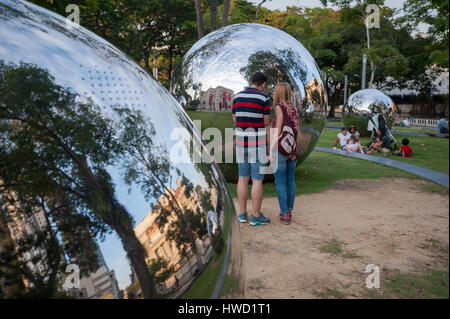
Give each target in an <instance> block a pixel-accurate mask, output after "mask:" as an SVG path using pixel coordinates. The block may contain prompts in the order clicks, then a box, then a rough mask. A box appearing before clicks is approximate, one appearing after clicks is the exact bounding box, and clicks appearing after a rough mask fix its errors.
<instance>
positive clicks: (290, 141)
mask: <svg viewBox="0 0 450 319" xmlns="http://www.w3.org/2000/svg"><path fill="white" fill-rule="evenodd" d="M278 105H279V106H280V108H281V111H282V112H283V126H282V128H281V133H280V135H279V136H278V151H279V152H280V153H281V154H283V155H284V156H289V155H297V154H298V149H297V134H298V127H296V125H295V122H294V121H293V120H292V119H291V117H290V116H289V114H288V111H287V106H286V105H284V104H283V103H280V104H278Z"/></svg>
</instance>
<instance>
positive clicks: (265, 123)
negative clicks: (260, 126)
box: [264, 114, 270, 126]
mask: <svg viewBox="0 0 450 319" xmlns="http://www.w3.org/2000/svg"><path fill="white" fill-rule="evenodd" d="M264 126H270V114H269V115H264Z"/></svg>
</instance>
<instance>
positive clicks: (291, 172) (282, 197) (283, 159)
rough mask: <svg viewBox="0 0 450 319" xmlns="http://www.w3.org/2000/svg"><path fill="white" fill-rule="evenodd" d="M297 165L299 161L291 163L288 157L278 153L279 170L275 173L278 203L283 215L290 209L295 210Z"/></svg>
mask: <svg viewBox="0 0 450 319" xmlns="http://www.w3.org/2000/svg"><path fill="white" fill-rule="evenodd" d="M296 163H297V161H291V160H290V159H289V158H288V157H287V156H284V155H283V154H281V153H280V152H278V169H277V171H276V172H275V183H276V188H277V196H278V203H279V204H280V211H281V212H282V213H287V211H288V209H293V208H294V200H295V186H296V185H295V164H296Z"/></svg>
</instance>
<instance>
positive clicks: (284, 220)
mask: <svg viewBox="0 0 450 319" xmlns="http://www.w3.org/2000/svg"><path fill="white" fill-rule="evenodd" d="M280 222H281V223H282V224H285V225H289V224H290V223H291V220H290V219H289V213H280Z"/></svg>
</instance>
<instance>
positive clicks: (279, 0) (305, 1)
mask: <svg viewBox="0 0 450 319" xmlns="http://www.w3.org/2000/svg"><path fill="white" fill-rule="evenodd" d="M248 1H249V2H252V3H254V4H259V3H260V2H261V0H248ZM405 2H406V1H405V0H386V1H385V2H384V5H385V6H387V7H390V8H395V9H401V8H402V7H403V4H404V3H405ZM262 6H263V7H266V8H268V9H270V10H276V9H278V10H280V11H284V10H285V9H286V7H290V6H297V7H308V8H315V7H321V8H323V6H322V3H321V2H320V0H267V1H266V2H265V3H264V4H263V5H262ZM328 7H331V8H333V9H337V7H332V6H330V5H328ZM427 29H428V27H427V25H426V24H424V23H421V24H419V28H418V31H419V32H424V33H426V31H427Z"/></svg>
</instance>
